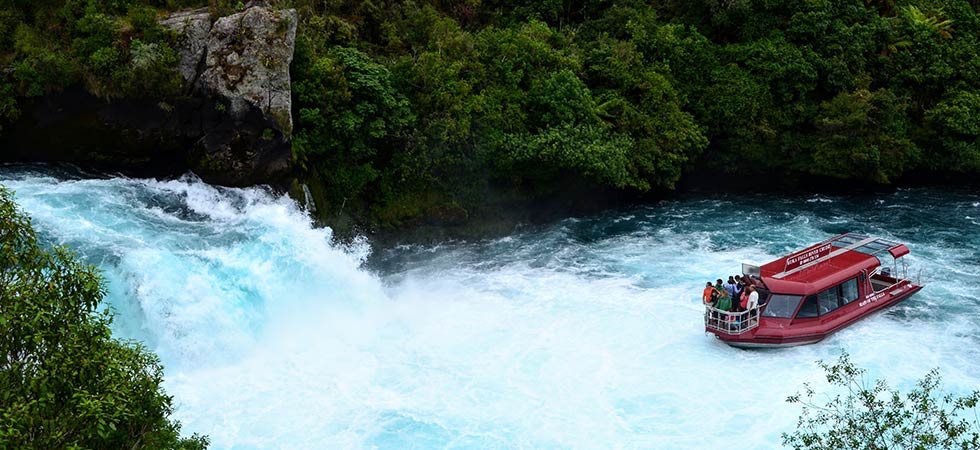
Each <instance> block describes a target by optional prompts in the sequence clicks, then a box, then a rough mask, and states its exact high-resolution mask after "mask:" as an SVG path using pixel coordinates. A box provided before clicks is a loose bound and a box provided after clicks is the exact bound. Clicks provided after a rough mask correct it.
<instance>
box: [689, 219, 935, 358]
mask: <svg viewBox="0 0 980 450" xmlns="http://www.w3.org/2000/svg"><path fill="white" fill-rule="evenodd" d="M908 253H909V248H908V247H906V246H905V245H904V244H899V243H896V242H891V241H887V240H884V239H879V238H876V237H870V236H865V235H861V234H856V233H847V234H842V235H840V236H835V237H833V238H830V239H827V240H826V241H823V242H820V243H818V244H814V245H812V246H810V247H807V248H805V249H803V250H800V251H798V252H796V253H793V254H791V255H788V256H785V257H782V258H779V259H777V260H775V261H772V262H770V263H768V264H765V265H763V266H761V267H758V266H753V265H750V264H742V272H743V273H744V274H745V275H746V276H747V277H748V279H749V280H750V281H751V283H752V284H753V285H755V287H756V291H757V292H758V293H759V307H758V308H754V309H751V310H748V311H737V312H733V311H724V310H720V309H717V308H715V307H713V306H712V305H705V313H704V329H705V331H706V332H708V333H712V334H714V335H715V336H717V337H718V338H719V339H721V340H722V341H725V343H726V344H728V345H731V346H734V347H747V348H759V347H789V346H794V345H802V344H812V343H815V342H819V341H820V340H821V339H823V338H825V337H827V336H829V335H830V334H831V333H834V332H835V331H837V330H840V329H842V328H844V327H846V326H848V325H850V324H852V323H854V322H856V321H857V320H859V319H862V318H864V317H866V316H868V315H870V314H871V313H873V312H875V311H878V310H881V309H884V308H886V307H888V306H891V305H894V304H896V303H898V302H901V301H902V300H905V299H907V298H909V297H910V296H912V294H915V293H916V292H918V291H919V290H920V289H922V285H921V284H919V282H918V280H916V281H915V282H913V281H912V280H910V279H909V277H908V267H907V265H906V263H905V260H903V259H902V257H903V256H905V255H907V254H908ZM733 303H737V301H736V302H733Z"/></svg>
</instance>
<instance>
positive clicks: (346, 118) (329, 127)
mask: <svg viewBox="0 0 980 450" xmlns="http://www.w3.org/2000/svg"><path fill="white" fill-rule="evenodd" d="M300 71H301V73H302V79H301V80H300V81H298V82H297V83H296V84H295V85H294V86H293V92H294V94H295V96H296V98H297V100H298V102H297V103H298V104H299V106H300V108H299V124H300V128H299V131H298V132H297V133H296V137H295V139H294V141H293V153H294V155H295V157H296V158H297V160H298V161H299V162H300V163H301V164H303V165H304V166H305V167H306V168H307V169H309V170H313V171H317V172H318V173H319V175H320V177H321V179H322V180H323V181H324V182H325V183H326V184H327V186H328V196H329V198H328V201H330V202H331V203H332V204H333V205H334V206H335V207H337V208H339V207H340V205H343V204H344V203H346V202H347V201H348V200H352V199H354V198H356V197H358V196H360V195H361V194H362V192H363V191H364V190H365V188H366V186H367V185H368V184H369V183H371V182H372V181H374V180H375V179H376V178H377V176H378V165H379V162H378V158H382V159H384V158H386V157H388V155H387V154H390V152H391V151H390V146H391V145H392V144H391V142H392V141H393V140H394V139H395V138H397V137H398V136H399V135H400V133H402V132H403V131H404V130H405V129H407V127H408V126H409V124H411V122H412V120H413V118H412V115H411V111H410V110H409V108H408V101H407V100H406V99H405V98H404V96H402V95H401V94H400V93H399V92H397V91H396V90H395V89H394V87H393V86H392V81H391V73H390V72H389V71H388V69H387V68H385V67H384V66H382V65H381V64H378V63H377V62H375V61H373V60H372V59H371V58H370V57H369V56H368V55H366V54H364V53H363V52H361V51H359V50H357V49H353V48H347V47H334V48H332V49H330V50H329V51H328V52H327V53H326V55H324V56H322V57H317V58H315V59H313V60H312V61H309V65H307V66H300Z"/></svg>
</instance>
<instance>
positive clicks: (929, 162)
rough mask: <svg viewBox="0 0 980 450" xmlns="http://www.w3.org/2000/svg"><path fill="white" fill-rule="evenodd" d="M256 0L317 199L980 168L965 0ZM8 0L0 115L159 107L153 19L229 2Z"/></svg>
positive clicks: (297, 151)
mask: <svg viewBox="0 0 980 450" xmlns="http://www.w3.org/2000/svg"><path fill="white" fill-rule="evenodd" d="M267 3H269V4H270V5H271V6H272V7H276V8H287V7H288V8H296V9H297V10H298V11H299V12H300V18H301V23H300V25H299V31H298V36H297V43H296V54H295V57H294V60H293V64H292V67H291V73H292V81H293V86H292V89H293V115H294V119H295V122H296V128H295V133H294V139H293V153H294V157H295V159H296V161H297V162H298V165H297V166H298V172H299V173H298V177H299V179H300V180H303V181H305V182H307V183H309V184H310V186H311V187H312V190H313V191H314V194H315V196H316V197H317V199H318V200H319V202H318V203H319V204H320V205H321V208H320V209H321V212H322V213H323V214H327V215H329V214H337V213H339V212H340V211H346V212H348V213H351V214H355V215H359V216H361V217H371V218H372V220H373V221H374V222H375V223H378V224H381V225H399V224H404V223H411V221H413V220H416V219H417V218H419V217H429V218H433V217H435V218H440V217H441V218H446V219H448V220H452V218H455V217H466V216H467V215H468V214H470V213H471V212H472V211H473V209H474V208H475V207H477V206H479V205H481V204H486V203H487V202H492V201H499V200H501V199H508V198H524V199H526V198H547V197H548V196H553V195H556V194H557V193H559V192H562V191H567V190H568V189H569V188H570V187H574V189H576V190H584V191H588V190H613V191H620V192H645V191H649V190H657V189H665V188H668V189H669V188H672V187H673V186H675V184H676V183H677V182H678V181H679V180H680V179H681V177H682V176H688V177H704V178H710V177H725V176H743V175H744V176H750V175H755V174H766V173H770V172H779V173H791V174H795V175H796V176H808V175H818V176H822V177H832V178H840V179H846V180H859V181H869V182H875V183H889V182H891V181H893V180H895V179H896V178H898V177H901V176H903V175H908V174H910V173H915V172H920V171H928V172H945V173H958V172H962V173H969V174H975V173H977V172H978V171H980V143H978V141H980V139H978V138H980V89H978V88H980V45H978V38H980V21H978V9H980V2H977V1H975V0H973V1H966V0H938V1H931V0H922V1H891V0H844V1H829V0H808V1H776V0H693V1H676V0H666V1H662V2H641V1H630V0H626V1H617V2H613V1H594V2H583V1H569V0H562V1H512V2H503V1H500V0H482V1H481V0H462V1H427V0H419V1H416V2H412V1H405V2H394V1H384V0H375V1H361V2H344V1H335V0H293V1H289V0H282V1H270V2H267ZM5 5H6V6H2V7H0V126H9V124H10V123H11V121H13V120H15V119H16V118H17V117H18V115H19V113H20V111H21V110H22V108H23V106H24V105H25V104H27V103H28V102H30V101H31V99H32V98H37V97H40V96H43V95H45V94H49V93H57V92H58V91H59V90H62V89H65V88H66V87H68V86H71V85H83V86H84V87H85V88H86V89H87V90H88V91H89V92H92V93H94V94H96V95H98V96H100V97H103V98H105V99H107V100H112V99H118V98H125V97H134V96H144V97H145V96H149V97H152V98H159V99H161V104H166V101H167V99H169V98H171V97H173V96H178V95H181V94H180V89H179V87H180V86H179V84H180V79H179V77H178V76H177V74H176V73H175V72H174V66H175V61H176V59H177V54H176V52H175V50H174V48H176V46H175V39H176V37H175V36H172V35H169V34H168V33H167V32H165V31H164V30H162V29H161V27H160V26H159V25H157V22H156V20H157V19H158V18H159V17H162V15H163V14H166V12H167V11H173V10H177V9H182V8H189V7H202V6H207V7H209V8H210V9H211V12H212V14H213V15H215V16H218V15H221V14H226V13H229V12H232V11H234V10H236V9H242V8H244V7H246V5H245V4H243V3H241V2H231V1H227V0H217V1H215V0H212V1H211V2H210V3H207V2H203V1H192V0H43V1H34V0H13V1H12V2H11V1H8V2H6V3H5ZM0 133H2V131H0ZM729 174H732V175H729Z"/></svg>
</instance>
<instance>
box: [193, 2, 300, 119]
mask: <svg viewBox="0 0 980 450" xmlns="http://www.w3.org/2000/svg"><path fill="white" fill-rule="evenodd" d="M297 21H298V17H297V15H296V10H292V9H289V10H282V11H274V10H271V9H269V8H263V7H252V8H248V9H247V10H245V11H244V12H240V13H238V14H232V15H230V16H227V17H222V18H220V19H218V21H217V22H215V23H214V25H213V26H212V27H211V33H210V35H209V36H208V51H207V56H206V59H205V69H204V72H203V73H202V74H201V78H200V84H201V86H203V88H204V89H205V90H206V91H207V92H208V93H211V94H214V95H220V96H221V97H223V98H225V99H227V100H228V102H229V104H230V110H229V113H231V114H232V115H233V116H243V115H245V114H247V111H248V108H250V107H256V108H258V109H259V110H261V111H262V113H263V114H264V115H265V116H266V117H268V118H269V119H271V122H272V124H273V126H274V127H275V129H276V130H278V131H280V132H282V133H283V134H284V135H285V136H287V137H288V136H289V135H290V133H292V130H293V121H292V116H291V114H290V107H291V100H290V85H289V63H290V62H292V60H293V44H294V42H295V40H296V23H297Z"/></svg>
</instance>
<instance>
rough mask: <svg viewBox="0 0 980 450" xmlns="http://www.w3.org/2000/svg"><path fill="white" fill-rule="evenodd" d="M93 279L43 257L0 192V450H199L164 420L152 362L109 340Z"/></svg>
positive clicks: (74, 263) (197, 441) (203, 443)
mask: <svg viewBox="0 0 980 450" xmlns="http://www.w3.org/2000/svg"><path fill="white" fill-rule="evenodd" d="M104 293H105V291H104V288H103V281H102V278H101V276H100V275H99V273H98V272H97V271H96V269H95V268H94V267H92V266H88V265H85V264H82V263H80V262H79V261H78V260H77V259H76V258H75V257H74V256H73V255H72V254H71V252H69V251H68V250H67V249H65V248H63V247H56V248H53V249H51V250H45V249H43V248H42V247H41V246H40V245H39V244H38V242H37V237H36V235H35V233H34V230H33V229H32V228H31V224H30V220H29V219H28V218H27V216H25V215H24V214H22V213H21V212H20V211H19V210H18V209H17V207H16V205H15V204H14V203H13V201H12V199H11V194H10V192H9V191H7V190H5V189H3V188H0V448H37V449H41V448H43V449H67V448H113V449H123V448H125V449H187V450H190V449H203V448H205V447H207V444H208V440H207V438H205V437H199V436H197V435H195V436H193V437H191V438H188V439H181V438H180V437H179V431H180V424H179V423H177V422H176V421H173V420H170V418H169V416H170V414H171V413H172V412H173V405H172V399H171V397H170V396H168V395H166V393H164V392H163V389H162V387H161V382H162V381H163V370H162V367H161V366H160V362H159V360H158V359H157V357H156V356H155V355H154V354H152V353H151V352H149V351H147V350H146V349H145V348H144V347H143V346H141V345H139V344H138V343H134V342H122V341H119V340H116V339H114V338H113V337H112V336H111V332H110V328H109V326H110V324H111V321H112V317H111V315H110V314H109V312H108V311H99V305H100V302H101V301H102V298H103V295H104Z"/></svg>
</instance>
